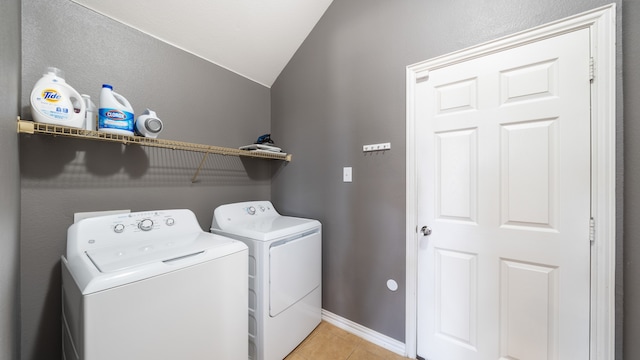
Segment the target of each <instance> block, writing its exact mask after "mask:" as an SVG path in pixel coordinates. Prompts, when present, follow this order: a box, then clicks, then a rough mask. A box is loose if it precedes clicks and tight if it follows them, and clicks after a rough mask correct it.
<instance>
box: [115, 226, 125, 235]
mask: <svg viewBox="0 0 640 360" xmlns="http://www.w3.org/2000/svg"><path fill="white" fill-rule="evenodd" d="M113 231H114V232H115V233H117V234H120V233H121V232H123V231H124V224H116V226H114V227H113Z"/></svg>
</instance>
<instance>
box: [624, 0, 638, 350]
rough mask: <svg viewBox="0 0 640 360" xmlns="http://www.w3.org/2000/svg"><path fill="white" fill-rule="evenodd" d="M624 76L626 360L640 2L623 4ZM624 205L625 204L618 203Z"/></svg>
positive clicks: (631, 341) (634, 307)
mask: <svg viewBox="0 0 640 360" xmlns="http://www.w3.org/2000/svg"><path fill="white" fill-rule="evenodd" d="M622 29H623V36H622V38H623V48H624V55H623V62H624V66H623V72H624V94H625V95H624V152H625V157H624V183H625V187H624V255H621V256H620V257H621V259H620V260H619V261H620V263H622V262H623V261H624V265H623V266H621V267H620V269H621V270H623V271H624V283H623V284H624V286H623V288H622V289H619V293H624V297H623V299H624V311H623V313H624V330H623V342H624V351H623V353H624V358H625V359H628V360H631V359H640V342H639V341H638V334H640V301H638V299H640V277H638V274H640V222H639V221H638V219H640V186H639V185H638V184H640V156H638V154H640V141H639V139H640V102H638V94H639V93H640V71H639V70H638V64H640V36H638V34H640V1H635V0H632V1H626V0H625V1H623V15H622ZM619 201H622V200H619Z"/></svg>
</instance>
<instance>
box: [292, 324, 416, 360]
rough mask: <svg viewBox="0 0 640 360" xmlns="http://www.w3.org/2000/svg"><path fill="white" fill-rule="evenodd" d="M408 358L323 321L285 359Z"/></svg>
mask: <svg viewBox="0 0 640 360" xmlns="http://www.w3.org/2000/svg"><path fill="white" fill-rule="evenodd" d="M347 359H348V360H365V359H366V360H400V359H403V360H404V359H407V358H405V357H402V356H400V355H398V354H396V353H394V352H391V351H389V350H387V349H384V348H382V347H380V346H377V345H374V344H372V343H370V342H368V341H366V340H363V339H362V338H360V337H358V336H356V335H353V334H351V333H349V332H347V331H345V330H342V329H340V328H338V327H336V326H333V325H331V324H329V323H328V322H326V321H322V322H321V323H320V325H318V327H317V328H316V329H315V330H314V331H313V332H312V333H311V334H309V336H308V337H307V338H306V339H304V341H303V342H302V343H301V344H300V345H298V347H297V348H295V350H293V351H292V352H291V354H289V355H288V356H287V357H286V358H285V360H347Z"/></svg>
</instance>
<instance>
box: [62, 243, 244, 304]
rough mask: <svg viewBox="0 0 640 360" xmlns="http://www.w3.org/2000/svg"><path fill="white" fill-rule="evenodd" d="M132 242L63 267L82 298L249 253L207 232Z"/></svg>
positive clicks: (71, 260) (92, 252) (81, 257)
mask: <svg viewBox="0 0 640 360" xmlns="http://www.w3.org/2000/svg"><path fill="white" fill-rule="evenodd" d="M174 239H175V240H174V241H175V242H174V243H173V244H171V240H169V239H168V238H162V239H156V241H132V242H131V243H130V244H129V245H128V246H114V247H109V248H102V249H95V250H88V251H85V252H84V253H82V254H76V255H74V256H72V257H69V258H68V259H67V258H65V257H64V256H63V257H62V260H63V263H65V266H67V267H68V269H69V272H70V273H71V274H72V275H73V278H74V279H75V281H76V283H77V285H78V288H79V289H80V291H81V292H82V293H83V294H85V295H86V294H91V293H95V292H98V291H102V290H106V289H109V288H113V287H117V286H120V285H124V284H129V283H132V282H136V281H140V280H144V279H148V278H151V277H154V276H158V275H162V274H165V273H168V272H172V271H177V270H180V269H183V268H186V267H190V266H194V265H197V264H200V263H204V262H207V261H212V260H216V259H219V258H222V257H226V256H229V255H231V254H235V253H239V252H242V251H246V250H247V246H246V245H245V244H244V243H242V242H241V241H237V240H233V239H230V238H228V237H224V236H219V235H215V234H211V233H206V232H204V231H202V232H200V233H199V234H196V235H194V236H190V237H186V236H185V237H177V238H174Z"/></svg>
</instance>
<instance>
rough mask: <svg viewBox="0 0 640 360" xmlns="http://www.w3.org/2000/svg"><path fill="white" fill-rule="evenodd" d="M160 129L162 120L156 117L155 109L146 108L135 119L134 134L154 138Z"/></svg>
mask: <svg viewBox="0 0 640 360" xmlns="http://www.w3.org/2000/svg"><path fill="white" fill-rule="evenodd" d="M160 131H162V120H160V119H158V115H156V112H155V111H153V110H151V109H147V110H145V112H144V113H142V115H140V116H138V118H137V119H136V134H138V135H140V136H144V137H148V138H153V139H155V138H157V137H158V134H159V133H160Z"/></svg>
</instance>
